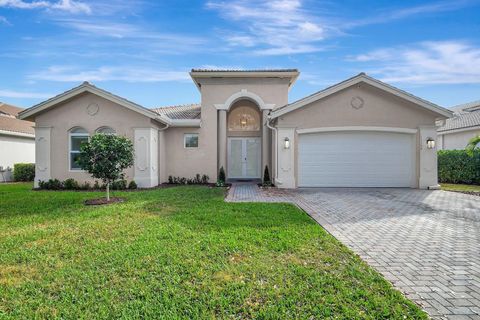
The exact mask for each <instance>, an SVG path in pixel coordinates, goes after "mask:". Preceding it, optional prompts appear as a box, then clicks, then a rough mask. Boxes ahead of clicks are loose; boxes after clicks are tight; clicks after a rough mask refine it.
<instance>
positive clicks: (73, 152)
mask: <svg viewBox="0 0 480 320" xmlns="http://www.w3.org/2000/svg"><path fill="white" fill-rule="evenodd" d="M68 137H69V139H68V159H69V160H68V163H69V168H70V170H72V171H81V170H82V169H81V168H80V166H79V165H78V163H77V159H78V155H79V154H80V146H81V145H82V143H84V142H86V141H88V137H89V134H88V131H87V130H85V129H84V128H82V127H73V128H72V129H70V130H69V134H68Z"/></svg>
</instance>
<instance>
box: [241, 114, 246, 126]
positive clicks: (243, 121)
mask: <svg viewBox="0 0 480 320" xmlns="http://www.w3.org/2000/svg"><path fill="white" fill-rule="evenodd" d="M240 125H241V126H242V128H245V127H246V126H247V117H245V116H243V117H242V119H240Z"/></svg>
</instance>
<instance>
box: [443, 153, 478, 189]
mask: <svg viewBox="0 0 480 320" xmlns="http://www.w3.org/2000/svg"><path fill="white" fill-rule="evenodd" d="M438 180H439V181H440V182H446V183H465V184H480V150H473V151H466V150H440V151H438Z"/></svg>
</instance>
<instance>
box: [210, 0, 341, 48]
mask: <svg viewBox="0 0 480 320" xmlns="http://www.w3.org/2000/svg"><path fill="white" fill-rule="evenodd" d="M207 8H209V9H212V10H217V11H218V12H219V13H220V15H221V16H222V17H224V18H225V19H228V20H230V21H234V22H236V23H238V25H239V26H240V29H241V31H237V32H230V31H229V32H225V33H226V35H224V36H223V37H224V39H225V40H226V41H227V43H228V44H229V45H230V46H243V47H255V49H254V50H253V51H252V52H253V53H254V54H258V55H282V54H293V53H306V52H315V51H320V50H322V47H321V46H320V45H319V42H320V41H321V40H324V39H325V37H326V35H327V34H328V33H329V32H331V31H332V30H330V29H332V28H330V27H329V26H327V24H325V23H323V22H322V21H320V20H321V19H319V18H317V17H315V16H313V15H311V14H309V13H308V12H307V11H306V10H304V8H303V7H302V2H301V1H300V0H274V1H267V0H261V1H257V0H235V1H229V2H219V1H210V2H208V3H207Z"/></svg>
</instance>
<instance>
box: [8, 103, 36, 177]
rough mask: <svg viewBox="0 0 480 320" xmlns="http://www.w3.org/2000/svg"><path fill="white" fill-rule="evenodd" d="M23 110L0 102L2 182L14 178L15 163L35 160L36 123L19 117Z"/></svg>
mask: <svg viewBox="0 0 480 320" xmlns="http://www.w3.org/2000/svg"><path fill="white" fill-rule="evenodd" d="M22 110H23V109H22V108H18V107H15V106H12V105H9V104H6V103H3V102H0V182H7V181H11V180H12V178H13V176H12V173H13V165H14V164H15V163H34V162H35V131H34V130H33V125H34V123H33V122H30V121H25V120H19V119H17V115H18V113H19V112H20V111H22Z"/></svg>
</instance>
